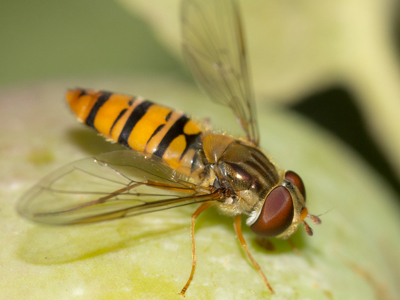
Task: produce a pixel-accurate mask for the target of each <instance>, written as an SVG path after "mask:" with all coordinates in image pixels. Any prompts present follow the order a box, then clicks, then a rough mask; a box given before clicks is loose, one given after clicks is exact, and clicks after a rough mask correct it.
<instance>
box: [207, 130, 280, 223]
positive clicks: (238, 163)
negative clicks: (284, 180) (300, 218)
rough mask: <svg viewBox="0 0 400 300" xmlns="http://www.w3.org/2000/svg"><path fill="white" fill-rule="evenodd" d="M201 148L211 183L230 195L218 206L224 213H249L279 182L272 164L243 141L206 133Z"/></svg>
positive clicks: (258, 151)
mask: <svg viewBox="0 0 400 300" xmlns="http://www.w3.org/2000/svg"><path fill="white" fill-rule="evenodd" d="M203 150H204V154H205V157H206V159H207V160H208V162H209V164H210V167H211V169H212V170H213V172H214V173H215V177H216V182H215V185H218V186H221V187H222V188H225V189H227V190H229V191H230V194H231V196H230V197H227V199H225V202H223V203H221V204H220V205H219V208H220V210H221V211H223V212H224V213H225V214H228V215H236V214H241V213H245V214H250V213H251V212H252V211H253V210H254V209H255V207H258V206H260V202H262V201H263V200H264V199H265V197H266V195H267V194H268V193H269V191H270V190H271V189H272V188H273V187H274V186H276V185H277V184H278V182H279V179H280V177H279V174H278V171H277V169H276V167H275V165H274V164H273V163H272V162H271V161H270V160H269V159H268V158H267V157H266V156H265V155H264V154H263V153H262V152H261V151H260V150H258V149H257V148H256V147H254V146H252V145H249V144H246V143H245V142H242V141H240V140H235V139H233V138H232V137H229V136H225V135H218V134H210V135H208V136H206V137H205V138H204V140H203Z"/></svg>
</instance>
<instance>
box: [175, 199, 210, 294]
mask: <svg viewBox="0 0 400 300" xmlns="http://www.w3.org/2000/svg"><path fill="white" fill-rule="evenodd" d="M211 205H212V203H210V202H207V203H203V204H202V205H200V206H199V207H198V208H197V209H196V210H195V212H194V213H193V215H192V225H191V228H190V235H191V237H192V271H191V272H190V276H189V279H188V281H187V282H186V284H185V286H184V287H183V289H182V291H181V292H180V293H179V295H182V296H185V293H186V290H187V289H188V287H189V285H190V283H191V282H192V279H193V275H194V270H195V269H196V245H195V241H194V223H195V221H196V219H197V217H198V216H199V215H200V214H201V213H202V212H203V211H205V210H206V209H207V208H209V207H210V206H211Z"/></svg>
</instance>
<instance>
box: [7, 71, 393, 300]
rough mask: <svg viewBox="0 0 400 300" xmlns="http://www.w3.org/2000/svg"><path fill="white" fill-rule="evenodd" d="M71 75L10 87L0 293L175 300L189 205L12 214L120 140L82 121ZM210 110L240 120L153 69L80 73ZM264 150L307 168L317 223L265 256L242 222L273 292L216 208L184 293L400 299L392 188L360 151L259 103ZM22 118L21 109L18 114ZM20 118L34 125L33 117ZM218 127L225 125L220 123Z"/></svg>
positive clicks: (216, 116)
mask: <svg viewBox="0 0 400 300" xmlns="http://www.w3.org/2000/svg"><path fill="white" fill-rule="evenodd" d="M71 84H72V83H71V82H49V83H47V84H41V85H35V86H31V87H26V88H17V89H15V90H8V91H3V92H2V93H1V97H0V101H1V102H0V103H1V104H0V105H1V107H2V111H1V118H0V124H1V128H3V129H4V134H2V137H1V145H2V147H1V155H0V157H1V160H2V161H1V165H2V169H1V173H0V176H1V177H0V178H1V180H0V182H1V185H0V193H1V195H0V226H1V228H2V231H1V233H0V239H1V241H2V244H3V245H6V246H5V247H2V248H1V255H0V266H1V274H2V275H1V276H2V280H1V281H0V290H1V291H2V296H0V298H2V299H180V296H179V295H178V292H179V291H180V289H181V288H182V286H183V285H184V283H185V281H186V279H187V276H188V275H189V272H190V267H191V250H190V249H191V244H190V232H189V229H190V216H191V213H192V212H193V210H194V207H183V208H177V209H173V210H169V211H164V212H158V213H153V214H149V215H143V216H140V217H135V218H129V219H124V220H119V221H113V222H105V223H100V224H96V225H89V226H71V227H45V226H41V225H37V224H32V223H30V222H28V221H26V220H24V219H23V218H22V217H20V216H19V215H17V213H16V212H15V209H14V207H15V204H16V202H17V200H18V198H19V197H20V196H21V195H22V193H23V192H24V191H26V190H27V188H28V187H29V186H30V185H32V184H34V183H36V182H37V181H38V180H39V178H40V177H41V176H43V175H46V174H47V173H49V172H50V171H52V170H54V169H55V168H58V167H60V166H62V165H63V164H66V163H68V162H71V161H73V160H76V159H79V158H83V157H86V156H89V155H94V154H98V153H102V152H107V151H111V150H113V149H116V148H119V147H120V146H118V145H116V144H110V143H107V142H106V141H104V140H103V138H102V137H100V136H97V135H96V133H94V132H93V131H91V130H90V129H88V128H86V127H84V125H82V124H79V123H78V122H75V120H74V119H75V118H74V117H73V116H72V114H71V113H69V112H68V109H67V108H66V105H65V104H64V103H63V99H62V98H63V93H64V92H65V88H64V87H66V86H71ZM82 85H83V86H99V85H104V86H105V87H107V88H109V89H112V90H126V91H128V92H131V91H132V93H133V91H135V90H140V91H141V93H142V94H143V95H144V94H146V95H148V96H149V97H148V98H149V99H154V100H156V101H157V100H158V102H159V103H163V104H166V105H168V106H170V107H175V108H177V109H182V110H185V111H187V112H188V113H190V114H192V115H195V116H197V117H199V118H203V117H205V116H208V117H209V118H210V119H211V122H212V124H214V120H216V121H217V122H216V123H217V124H216V126H217V127H220V128H221V127H222V129H224V128H225V129H229V128H231V127H232V128H234V126H235V124H234V123H235V120H234V118H230V115H231V114H230V111H229V110H227V109H224V108H222V107H219V106H217V105H214V104H212V103H211V102H209V101H207V100H206V99H205V97H204V96H203V95H202V94H201V93H200V92H199V91H198V90H197V89H196V88H194V87H193V86H191V85H190V86H188V85H186V84H182V82H180V81H174V80H171V79H169V80H168V79H165V78H158V77H156V76H154V77H150V78H139V77H136V78H120V79H119V80H117V81H115V82H94V81H89V80H83V81H82ZM258 115H259V118H260V128H261V129H262V142H261V146H262V148H263V149H264V150H265V151H266V152H267V153H269V154H270V155H272V157H273V158H274V159H275V161H276V162H277V163H278V164H279V165H281V166H282V167H284V168H289V169H293V170H295V171H296V172H298V173H299V174H301V176H302V177H303V179H304V181H305V183H306V186H307V194H308V207H309V210H310V212H311V213H314V214H321V213H324V212H326V211H328V212H327V213H326V214H324V215H322V216H321V219H322V221H323V223H322V224H321V225H320V226H313V228H314V236H313V237H308V236H307V235H306V234H305V231H304V230H303V228H300V229H299V231H298V232H297V233H296V234H295V235H294V237H293V240H294V243H295V244H296V245H297V247H298V248H299V250H300V251H301V253H302V254H298V253H296V252H295V251H292V250H291V248H290V247H289V245H288V244H287V243H286V242H284V241H281V240H277V239H273V240H272V243H273V244H274V245H275V248H276V249H275V251H272V252H270V251H267V250H266V249H264V248H263V247H261V246H260V245H259V244H258V243H256V241H255V236H254V234H253V233H252V232H251V231H250V230H249V229H247V228H246V229H244V236H245V238H246V239H247V240H248V242H249V247H250V251H251V252H252V253H253V255H254V257H255V259H256V260H257V261H258V262H259V264H260V265H261V266H262V268H263V270H264V271H265V273H266V275H267V277H268V278H269V281H270V282H271V284H272V286H273V287H274V289H275V291H276V294H274V295H272V296H271V295H270V293H269V292H268V290H267V289H266V287H265V286H264V285H263V283H262V280H261V278H260V277H259V275H258V274H257V272H256V270H255V269H254V268H253V267H252V265H251V263H250V262H249V261H247V259H246V256H245V254H244V253H243V252H242V250H241V247H240V244H239V243H238V241H237V240H236V239H235V234H234V230H233V226H232V222H233V220H232V219H230V218H227V217H224V216H220V215H219V214H218V213H217V212H216V211H213V210H210V211H207V212H206V213H204V215H202V216H201V217H200V219H199V221H198V223H197V230H196V241H197V251H198V256H197V259H198V268H197V270H196V274H195V278H194V280H193V283H192V285H191V286H190V288H189V290H188V292H187V296H186V299H396V295H397V294H398V292H399V291H398V285H397V284H396V283H397V282H398V279H399V274H398V270H399V269H400V268H399V266H400V257H399V254H398V253H400V241H399V239H398V238H397V237H398V230H399V227H400V222H399V218H398V214H399V209H398V207H397V206H395V205H394V204H393V203H394V199H393V198H394V195H393V194H392V193H391V191H390V189H389V188H388V187H387V186H386V185H385V183H384V182H382V181H381V179H380V178H379V177H378V176H377V175H376V174H374V173H373V172H372V171H371V170H370V169H368V168H367V167H366V166H365V165H364V164H363V163H362V162H361V161H360V160H359V159H358V158H357V156H356V155H355V154H354V153H352V152H351V151H349V150H348V149H347V148H346V147H345V146H343V145H342V144H341V143H339V142H338V141H337V140H335V139H334V138H332V137H331V136H330V135H329V134H327V133H326V132H323V131H321V130H320V129H318V128H316V127H314V126H313V125H310V124H309V123H307V121H305V120H304V119H302V118H299V117H298V116H296V115H293V114H289V113H283V112H279V111H272V110H271V109H270V108H268V107H266V106H265V107H264V106H262V107H260V108H259V110H258ZM16 116H18V117H16ZM26 120H29V122H27V121H26ZM218 123H219V124H218Z"/></svg>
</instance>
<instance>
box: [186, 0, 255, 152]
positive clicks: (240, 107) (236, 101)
mask: <svg viewBox="0 0 400 300" xmlns="http://www.w3.org/2000/svg"><path fill="white" fill-rule="evenodd" d="M181 14H182V15H181V18H182V38H183V41H182V43H183V54H184V57H185V59H186V61H187V63H188V65H189V68H190V70H191V72H192V74H193V76H194V78H195V80H196V81H197V83H198V85H199V86H200V87H201V88H202V89H203V90H204V92H205V93H206V94H207V95H208V97H209V98H210V99H211V100H213V101H215V102H218V103H221V104H224V105H226V106H228V107H230V108H231V109H232V110H233V112H234V114H235V116H236V118H237V119H238V122H239V124H240V125H241V127H242V128H243V130H244V131H245V133H246V136H247V138H248V139H249V140H250V141H252V142H253V143H254V144H256V145H258V142H259V134H258V125H257V119H256V113H255V102H254V98H253V93H252V87H251V85H250V79H249V75H248V70H247V63H246V57H245V46H244V41H243V29H242V23H241V20H240V15H239V10H238V7H237V3H236V1H235V0H183V1H182V9H181Z"/></svg>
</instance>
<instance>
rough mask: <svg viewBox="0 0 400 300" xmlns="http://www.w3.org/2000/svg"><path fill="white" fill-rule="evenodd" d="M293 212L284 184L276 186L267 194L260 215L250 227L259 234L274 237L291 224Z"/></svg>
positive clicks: (290, 198) (290, 199)
mask: <svg viewBox="0 0 400 300" xmlns="http://www.w3.org/2000/svg"><path fill="white" fill-rule="evenodd" d="M293 214H294V209H293V203H292V197H291V196H290V193H289V191H288V190H287V189H286V188H285V187H284V186H278V187H276V188H275V189H273V190H272V192H270V193H269V194H268V196H267V199H265V202H264V206H263V208H262V210H261V213H260V216H259V217H258V219H257V221H255V222H254V224H253V225H251V226H250V228H251V230H253V231H254V232H255V233H256V234H258V235H260V236H264V237H274V236H277V235H279V234H281V233H282V232H284V231H285V230H286V229H287V228H288V227H289V226H290V224H292V220H293Z"/></svg>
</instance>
